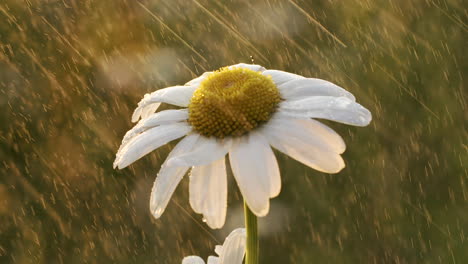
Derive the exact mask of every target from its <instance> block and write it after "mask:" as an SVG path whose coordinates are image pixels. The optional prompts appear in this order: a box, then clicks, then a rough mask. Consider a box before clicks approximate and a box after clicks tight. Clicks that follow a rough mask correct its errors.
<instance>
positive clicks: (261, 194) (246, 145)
mask: <svg viewBox="0 0 468 264" xmlns="http://www.w3.org/2000/svg"><path fill="white" fill-rule="evenodd" d="M233 141H234V142H233V143H232V146H231V150H230V151H229V160H230V163H231V168H232V172H233V174H234V177H235V178H236V181H237V184H238V185H239V189H240V191H241V193H242V196H243V197H244V199H245V200H246V202H247V205H248V206H249V208H250V209H251V210H252V212H254V213H255V214H256V215H257V216H265V215H266V214H267V213H268V210H269V207H270V201H269V200H270V197H271V195H270V193H273V192H272V190H273V191H276V188H277V187H272V182H274V181H277V180H273V179H272V175H273V177H276V171H275V170H276V169H277V167H274V165H275V164H274V163H273V162H272V159H271V156H270V153H271V148H270V146H269V145H268V142H267V141H266V140H265V138H264V137H263V136H262V135H260V134H258V133H256V132H250V133H249V134H247V135H246V136H243V137H240V138H237V139H235V140H233ZM275 161H276V160H275ZM272 165H273V167H272ZM276 183H277V182H276Z"/></svg>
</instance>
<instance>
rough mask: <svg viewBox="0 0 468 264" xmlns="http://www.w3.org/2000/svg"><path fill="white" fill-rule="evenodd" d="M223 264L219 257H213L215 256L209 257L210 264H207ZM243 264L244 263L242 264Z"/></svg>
mask: <svg viewBox="0 0 468 264" xmlns="http://www.w3.org/2000/svg"><path fill="white" fill-rule="evenodd" d="M220 263H221V262H219V258H218V257H213V256H209V257H208V263H207V264H220ZM240 264H242V263H240Z"/></svg>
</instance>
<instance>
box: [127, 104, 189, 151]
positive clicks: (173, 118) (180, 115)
mask: <svg viewBox="0 0 468 264" xmlns="http://www.w3.org/2000/svg"><path fill="white" fill-rule="evenodd" d="M187 119H188V110H187V109H180V110H165V111H161V112H158V113H154V114H152V115H150V116H149V117H148V118H146V119H143V120H141V121H140V122H138V124H137V125H135V126H134V127H133V128H132V129H131V130H129V131H128V132H127V133H126V134H125V136H124V138H123V139H122V144H121V145H120V148H119V151H120V150H121V149H122V148H124V147H125V145H126V144H127V143H128V142H130V140H132V139H133V138H134V137H135V136H137V135H138V134H140V133H142V132H144V131H146V130H148V129H150V128H152V127H155V126H159V125H165V124H170V123H174V122H180V121H184V120H187Z"/></svg>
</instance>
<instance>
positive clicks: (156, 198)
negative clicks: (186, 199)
mask: <svg viewBox="0 0 468 264" xmlns="http://www.w3.org/2000/svg"><path fill="white" fill-rule="evenodd" d="M198 137H199V136H198V135H197V134H191V135H188V136H187V137H185V138H184V139H182V140H181V141H180V142H179V143H178V144H177V145H176V146H175V147H174V149H173V150H172V151H171V153H169V156H168V157H167V159H166V161H167V160H168V159H170V158H171V157H172V156H174V155H178V154H180V153H183V152H186V151H190V150H191V149H192V148H193V146H194V145H195V144H196V142H197V140H198ZM188 169H189V167H171V166H167V164H166V162H164V163H163V165H162V166H161V169H160V170H159V173H158V176H157V177H156V180H155V181H154V185H153V189H152V190H151V198H150V211H151V214H152V215H153V216H154V217H155V218H159V217H160V216H161V215H162V213H163V212H164V210H165V209H166V206H167V204H168V203H169V200H170V199H171V196H172V194H173V193H174V191H175V189H176V187H177V185H178V184H179V182H180V180H181V179H182V177H183V176H184V175H185V173H186V172H187V170H188Z"/></svg>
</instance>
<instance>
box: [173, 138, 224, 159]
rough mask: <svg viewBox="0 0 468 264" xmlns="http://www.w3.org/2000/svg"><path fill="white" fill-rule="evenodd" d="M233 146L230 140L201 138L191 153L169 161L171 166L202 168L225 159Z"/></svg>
mask: <svg viewBox="0 0 468 264" xmlns="http://www.w3.org/2000/svg"><path fill="white" fill-rule="evenodd" d="M230 146H231V140H230V139H223V140H219V139H214V138H207V137H204V136H200V138H199V139H198V142H197V145H196V146H195V147H194V148H193V150H192V151H191V152H188V153H183V154H182V155H180V156H176V157H174V158H172V159H171V160H169V161H168V164H169V165H171V166H200V165H206V164H210V163H212V162H213V161H215V160H219V159H221V158H223V157H224V156H225V155H226V154H227V153H228V151H229V148H230Z"/></svg>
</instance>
